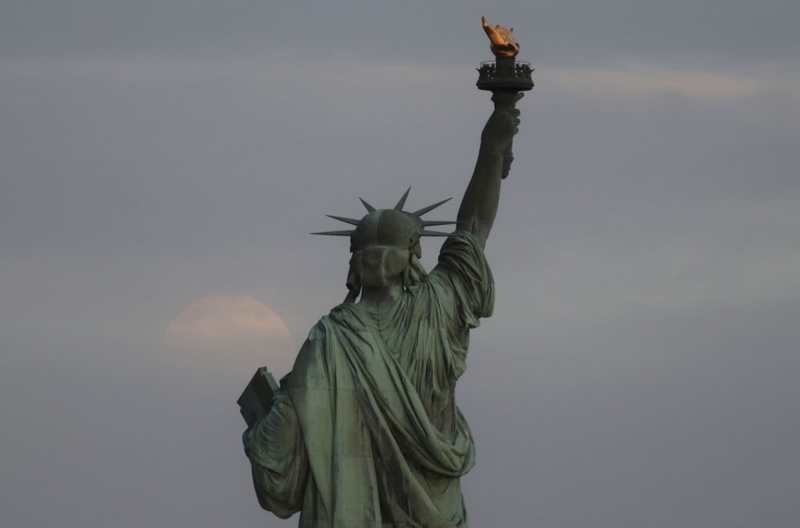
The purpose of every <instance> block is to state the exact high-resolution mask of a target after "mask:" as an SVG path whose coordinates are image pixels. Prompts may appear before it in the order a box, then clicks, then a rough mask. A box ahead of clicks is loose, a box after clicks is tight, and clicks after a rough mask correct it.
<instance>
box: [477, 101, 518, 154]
mask: <svg viewBox="0 0 800 528" xmlns="http://www.w3.org/2000/svg"><path fill="white" fill-rule="evenodd" d="M522 96H523V94H522V93H501V92H498V93H496V94H494V95H493V96H492V101H494V112H493V113H492V115H491V117H490V118H489V121H487V122H486V126H485V127H484V128H483V133H482V134H481V142H482V146H484V147H487V148H490V149H492V150H496V151H497V152H500V153H503V152H505V151H506V149H507V148H508V147H509V146H510V145H511V142H512V140H513V139H514V135H515V134H516V133H517V132H518V131H519V128H518V127H519V123H520V120H519V114H520V112H519V110H517V108H516V107H515V105H516V103H517V101H519V100H520V99H522Z"/></svg>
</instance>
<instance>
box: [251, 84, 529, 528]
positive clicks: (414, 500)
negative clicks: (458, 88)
mask: <svg viewBox="0 0 800 528" xmlns="http://www.w3.org/2000/svg"><path fill="white" fill-rule="evenodd" d="M521 97H522V94H519V93H517V92H516V91H508V90H500V91H497V92H495V93H494V95H493V97H492V100H493V102H494V111H493V113H492V115H491V117H490V118H489V120H488V122H487V123H486V126H485V127H484V129H483V133H482V135H481V144H480V150H479V153H478V159H477V162H476V166H475V170H474V173H473V175H472V178H471V179H470V181H469V184H468V185H467V189H466V192H465V194H464V197H463V199H462V201H461V206H460V208H459V210H458V216H457V219H456V222H455V224H456V226H455V230H454V231H453V232H452V233H450V234H447V233H438V232H433V231H430V230H429V229H428V228H429V227H432V226H438V225H444V224H448V223H452V222H436V221H426V220H423V219H422V216H423V215H425V214H426V213H428V212H429V211H431V210H433V209H434V208H435V207H437V206H439V205H441V204H442V203H444V202H439V203H436V204H433V205H431V206H428V207H425V208H423V209H421V210H418V211H415V212H409V211H405V210H404V207H405V202H406V198H407V196H408V191H406V194H405V195H403V197H402V198H401V199H400V201H399V202H398V203H397V205H395V207H394V208H391V209H376V208H375V207H373V206H372V205H370V204H369V203H367V202H365V201H363V200H362V202H363V204H364V206H365V207H366V209H367V215H366V216H364V217H363V218H361V219H353V218H345V217H338V216H334V217H332V218H334V219H336V220H339V221H342V222H345V223H347V224H350V225H351V226H353V229H349V230H346V231H331V232H327V233H320V234H331V235H340V236H348V237H349V239H350V252H351V253H352V257H351V259H350V268H349V272H348V275H347V288H348V294H347V297H346V299H345V301H344V302H343V303H342V304H341V305H339V306H336V307H335V308H333V309H332V310H331V312H330V314H329V315H327V316H325V317H323V318H322V319H321V320H320V321H319V322H318V323H317V324H316V326H314V328H312V330H311V331H310V333H309V335H308V338H307V340H306V341H305V343H304V344H303V346H302V348H301V349H300V352H299V353H298V356H297V359H296V362H295V364H294V367H293V369H292V371H291V372H290V374H289V375H287V377H286V378H284V380H283V381H282V384H281V388H280V390H279V391H277V394H276V395H275V396H274V398H273V399H272V401H271V407H270V408H269V411H268V413H267V414H266V415H265V416H263V417H261V419H259V420H256V421H254V423H253V424H252V426H251V427H249V428H248V429H247V431H245V433H244V436H243V440H244V446H245V452H246V454H247V456H248V458H249V459H250V462H251V466H252V476H253V483H254V486H255V490H256V494H257V496H258V500H259V503H260V505H261V506H262V507H263V508H265V509H267V510H269V511H272V512H273V513H274V514H276V515H278V516H279V517H282V518H287V517H289V516H291V515H293V514H294V513H296V512H300V520H299V526H300V527H303V528H312V527H313V528H317V527H323V526H324V527H335V528H379V527H380V528H384V527H397V528H399V527H436V528H444V527H448V528H455V527H458V528H465V527H467V526H468V520H467V513H466V509H465V506H464V500H463V496H462V493H461V482H460V478H461V477H462V476H463V475H465V474H466V473H467V472H468V471H469V470H470V469H471V468H472V466H473V465H474V463H475V445H474V442H473V439H472V435H471V434H470V430H469V426H468V424H467V421H466V420H465V418H464V416H463V415H462V414H461V412H460V410H459V409H458V407H457V406H456V402H455V387H456V382H457V381H458V379H459V377H460V376H461V375H462V374H463V373H464V371H465V369H466V359H467V349H468V345H469V333H470V330H471V329H473V328H475V327H477V326H478V324H479V319H480V318H482V317H488V316H490V315H491V313H492V310H493V306H494V281H493V278H492V273H491V271H490V269H489V265H488V263H487V261H486V257H485V256H484V247H485V245H486V239H487V237H488V236H489V232H490V231H491V228H492V224H493V223H494V220H495V215H496V213H497V209H498V202H499V198H500V187H501V181H502V180H503V178H504V176H505V174H504V172H505V171H506V170H507V168H508V157H509V156H510V145H511V143H512V138H513V137H514V135H515V134H516V132H517V127H518V125H519V110H517V109H516V108H515V105H516V102H517V101H518V100H519V99H520V98H521ZM428 235H440V236H442V235H443V236H446V237H447V238H446V240H445V242H444V244H443V245H442V248H441V251H440V253H439V257H438V263H437V265H436V266H435V267H434V268H433V269H432V270H431V271H430V273H426V271H425V270H424V269H423V267H422V265H421V264H420V261H419V258H420V256H421V246H420V238H421V237H424V236H428Z"/></svg>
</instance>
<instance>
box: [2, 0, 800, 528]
mask: <svg viewBox="0 0 800 528" xmlns="http://www.w3.org/2000/svg"><path fill="white" fill-rule="evenodd" d="M482 14H485V15H486V16H487V17H488V18H489V20H490V21H491V22H492V23H501V24H503V25H507V26H508V25H510V26H513V27H514V28H515V34H516V35H517V36H518V38H519V40H520V42H521V43H522V52H521V54H520V58H521V59H522V60H528V61H530V62H531V63H532V64H533V66H534V67H535V68H536V72H535V80H536V83H537V86H536V88H535V89H534V91H533V92H531V93H528V94H527V95H526V97H525V98H524V99H523V100H522V101H521V102H520V103H519V106H520V108H521V109H522V126H521V131H520V133H519V135H518V136H517V138H516V140H515V155H516V159H515V161H514V165H513V168H512V174H511V176H510V177H509V179H508V180H506V182H505V183H504V195H503V197H502V200H501V209H500V214H499V217H498V220H497V222H496V224H495V230H494V231H493V233H492V236H491V239H490V241H489V245H488V247H487V252H488V255H489V258H490V262H491V263H492V266H493V270H494V274H495V277H496V280H497V287H498V299H497V309H496V312H495V316H494V317H493V318H491V319H488V320H485V321H484V323H483V325H482V326H481V328H480V329H478V330H476V331H475V332H474V333H473V337H472V345H471V349H470V360H469V371H468V372H467V373H466V374H465V376H464V377H463V378H462V380H461V382H460V384H459V392H458V397H459V403H460V405H461V407H462V410H463V411H464V413H465V414H466V416H467V418H468V419H469V421H470V424H471V426H472V429H473V433H474V434H475V436H476V441H477V444H478V465H477V466H476V468H475V469H474V470H473V472H472V473H470V474H469V475H468V476H467V477H466V478H465V479H464V487H465V490H466V491H465V493H466V496H467V497H466V498H467V507H468V510H469V513H470V516H471V519H472V524H473V525H474V526H476V527H482V526H520V527H524V526H537V527H543V528H573V527H574V528H579V527H585V526H593V527H596V528H604V527H608V528H620V527H626V528H627V527H630V528H640V527H652V528H672V527H675V526H681V527H687V528H707V527H712V526H714V527H715V526H726V527H729V528H737V527H740V528H752V527H753V526H759V527H775V528H778V527H781V528H782V527H788V526H797V525H798V523H800V507H799V506H798V502H797V499H798V497H800V455H799V454H798V446H799V445H800V411H798V406H797V402H798V401H800V384H799V383H798V382H797V379H798V378H799V377H800V345H798V343H800V325H799V324H798V321H799V318H800V229H798V226H800V207H799V206H798V203H800V202H799V201H800V174H799V173H798V167H800V60H799V59H798V57H800V55H798V53H797V51H798V50H800V32H798V31H797V27H798V24H799V23H800V3H798V2H796V1H794V0H785V1H778V0H762V1H760V2H752V1H750V2H744V1H741V0H732V1H727V2H722V1H720V0H702V1H699V2H698V1H692V2H690V1H687V0H675V1H672V2H641V1H638V2H634V1H632V0H619V1H610V2H593V1H588V0H581V1H570V2H564V1H563V0H559V1H555V0H548V1H544V2H537V3H530V2H522V1H507V2H494V3H492V5H490V4H486V3H483V4H481V3H478V2H474V1H471V0H467V1H461V2H455V1H452V0H447V1H442V2H435V3H431V2H418V1H413V0H412V1H404V2H355V1H343V2H335V3H334V2H319V1H314V2H300V1H298V2H281V3H271V2H255V1H245V0H234V1H231V2H225V3H220V2H211V1H208V0H193V1H189V0H168V1H165V0H158V1H156V0H141V1H138V2H109V1H107V0H106V1H100V0H73V1H70V2H63V1H56V0H49V1H44V0H26V1H24V2H23V1H20V0H11V1H7V2H4V3H3V4H2V6H1V7H0V160H2V165H1V168H0V423H2V424H3V425H2V433H0V512H2V513H0V518H2V521H3V522H2V524H3V526H9V527H15V528H16V527H19V528H40V527H45V526H54V527H55V526H57V527H87V526H97V527H107V526H108V527H115V528H116V527H119V528H128V527H136V528H140V527H142V526H159V527H162V526H163V527H171V526H175V527H181V526H196V527H198V528H199V527H209V528H211V527H222V526H225V527H235V526H241V527H248V526H269V527H271V526H275V527H279V526H292V525H294V524H296V521H295V520H290V521H288V522H282V521H279V520H277V518H275V517H273V516H272V515H271V514H269V513H267V512H263V511H261V510H260V509H259V507H258V504H257V502H256V500H255V496H254V494H253V492H252V489H251V484H250V481H249V470H248V465H247V460H246V459H245V457H244V456H243V453H242V450H241V444H240V434H241V431H242V429H243V422H242V421H241V418H240V417H239V415H238V411H237V408H236V405H235V400H236V398H237V397H238V395H239V393H240V391H241V389H242V388H243V387H244V385H245V384H246V383H247V381H248V379H249V376H250V375H251V373H252V372H253V370H254V369H255V368H256V367H258V366H259V365H261V364H265V363H266V364H271V365H273V364H279V365H280V364H282V363H281V359H280V358H277V357H275V356H274V354H275V353H274V352H270V351H266V350H265V351H263V354H262V353H260V352H259V353H254V352H253V351H252V350H250V349H248V348H247V347H245V346H244V345H242V346H239V347H238V348H237V346H236V345H237V342H236V341H235V340H233V341H232V342H231V348H229V349H225V350H223V349H220V350H216V351H212V352H214V353H209V351H208V350H195V351H192V350H184V351H179V350H173V349H168V348H165V347H164V346H163V345H162V340H163V339H164V336H165V332H166V331H167V327H168V325H169V323H170V321H172V320H173V319H174V318H175V317H176V316H177V315H178V314H179V313H180V312H181V311H182V310H183V309H184V308H186V307H187V306H188V305H190V304H192V303H194V302H195V301H197V300H199V299H202V298H204V297H206V296H209V295H223V294H224V295H244V296H248V297H252V298H254V299H257V300H258V301H260V302H262V303H264V304H266V305H268V306H270V307H272V308H273V309H274V310H275V311H276V312H277V313H278V314H280V316H281V317H282V318H283V320H284V321H285V322H286V324H287V325H288V327H289V329H290V331H291V333H292V336H293V339H294V341H295V344H299V343H300V342H302V340H303V339H304V337H305V334H306V332H307V331H308V329H309V328H310V327H311V326H312V325H313V324H314V323H315V322H316V320H317V319H318V318H319V317H320V316H321V315H323V314H324V313H326V312H327V310H329V309H330V308H331V307H332V306H334V305H335V304H337V303H338V302H340V301H341V300H342V299H343V298H344V294H345V293H346V292H345V288H344V280H345V274H346V270H347V261H348V253H347V245H346V243H345V242H344V241H343V240H342V239H337V238H314V237H311V236H308V235H307V233H309V232H311V231H317V230H325V229H337V228H338V227H337V225H336V223H335V222H333V221H331V220H329V219H327V218H326V217H325V216H324V214H325V213H332V214H339V215H344V216H354V215H358V214H359V213H360V211H361V206H360V204H359V203H358V200H357V197H358V196H362V197H364V198H365V199H367V200H368V201H370V202H372V203H373V204H375V205H377V206H387V205H392V204H394V202H395V201H396V200H397V199H398V198H399V196H400V195H401V194H402V192H403V191H405V189H406V188H407V187H408V186H409V185H411V186H412V191H411V196H410V198H409V207H410V208H415V207H422V206H423V205H427V204H428V203H430V202H432V201H437V200H439V199H443V198H447V197H449V196H455V197H456V199H455V200H453V202H451V203H449V204H447V205H446V206H443V207H442V208H440V209H439V210H438V211H437V213H438V216H437V218H442V219H452V218H453V217H454V216H455V213H456V210H457V206H458V204H457V202H458V200H459V199H460V197H461V195H462V193H463V190H464V188H465V186H466V183H467V181H468V178H469V175H470V174H471V170H472V164H473V163H474V160H475V156H476V154H477V144H478V138H479V135H480V130H481V128H482V126H483V124H484V122H485V119H486V118H487V117H488V115H489V112H490V109H491V105H490V102H489V97H488V95H487V94H486V93H483V92H479V91H478V90H477V89H476V88H475V86H474V83H475V80H476V72H475V69H474V68H475V67H476V66H477V64H478V63H479V62H480V61H482V60H488V59H489V58H490V54H489V51H488V41H487V40H486V38H485V36H484V35H483V33H482V31H481V29H480V16H481V15H482ZM431 217H432V218H433V214H432V215H431ZM437 249H438V248H437V244H436V243H435V241H434V242H428V244H427V245H425V246H423V251H424V255H423V261H424V263H426V264H427V265H428V266H431V265H432V264H433V262H435V255H436V251H437ZM270 353H272V354H273V356H270Z"/></svg>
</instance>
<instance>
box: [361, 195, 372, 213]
mask: <svg viewBox="0 0 800 528" xmlns="http://www.w3.org/2000/svg"><path fill="white" fill-rule="evenodd" d="M359 200H361V203H362V204H364V207H366V208H367V211H368V212H370V213H371V212H373V211H374V210H375V208H374V207H372V206H371V205H370V204H368V203H367V201H366V200H364V199H363V198H359Z"/></svg>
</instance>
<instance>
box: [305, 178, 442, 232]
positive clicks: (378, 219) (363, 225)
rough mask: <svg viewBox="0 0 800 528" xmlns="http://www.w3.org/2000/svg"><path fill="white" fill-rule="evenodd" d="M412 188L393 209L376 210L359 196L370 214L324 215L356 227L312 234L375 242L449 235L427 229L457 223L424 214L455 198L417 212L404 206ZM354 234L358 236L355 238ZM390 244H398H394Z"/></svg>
mask: <svg viewBox="0 0 800 528" xmlns="http://www.w3.org/2000/svg"><path fill="white" fill-rule="evenodd" d="M410 191H411V187H409V188H408V190H406V192H405V193H404V194H403V196H402V197H401V198H400V201H398V202H397V204H396V205H395V206H394V207H393V208H392V209H376V208H375V207H373V206H372V205H370V204H369V203H368V202H367V201H366V200H364V199H363V198H359V200H361V203H362V204H363V205H364V207H365V208H366V209H367V215H366V216H364V217H363V218H361V219H356V218H347V217H343V216H334V215H325V216H327V217H329V218H333V219H334V220H338V221H339V222H344V223H345V224H350V225H353V226H356V227H355V228H354V229H343V230H339V231H321V232H318V233H311V234H312V235H327V236H347V237H351V240H353V239H354V238H365V237H368V238H370V239H371V240H372V241H373V243H377V242H379V241H382V240H386V239H387V238H391V239H398V238H399V239H405V240H408V239H407V238H406V237H407V236H414V235H418V236H420V237H426V236H428V237H431V236H450V233H445V232H442V231H432V230H429V229H427V228H428V227H434V226H442V225H452V224H455V222H449V221H439V220H423V219H422V216H423V215H425V214H426V213H429V212H430V211H433V210H434V209H436V208H437V207H439V206H440V205H442V204H444V203H446V202H448V201H450V200H452V198H447V199H446V200H442V201H440V202H436V203H435V204H431V205H429V206H427V207H423V208H422V209H420V210H418V211H414V212H410V211H404V210H403V207H404V206H405V204H406V199H407V198H408V193H409V192H410ZM365 232H369V233H365ZM354 235H356V236H355V237H354ZM359 235H360V236H359ZM354 242H355V241H354ZM355 245H359V244H355ZM391 245H395V244H394V243H392V244H391Z"/></svg>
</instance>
